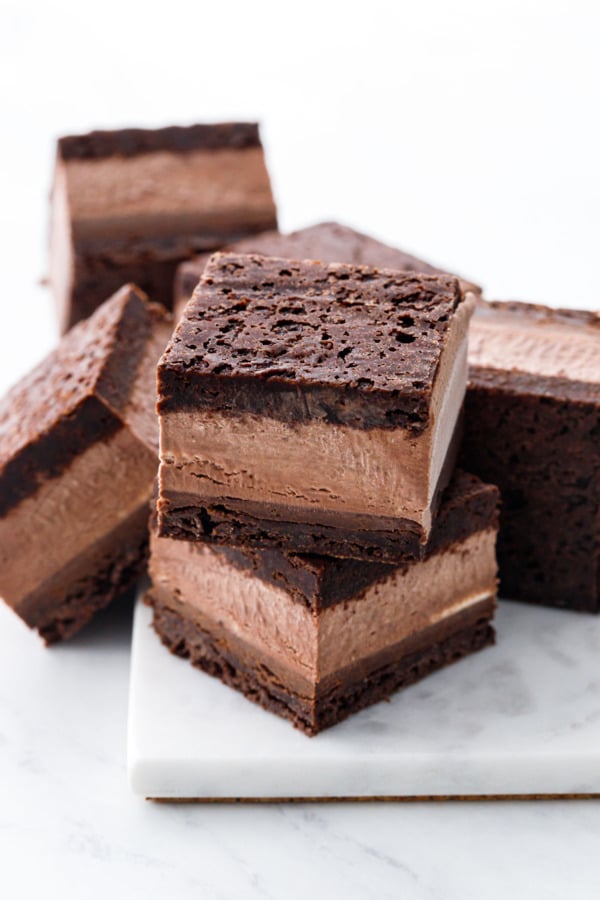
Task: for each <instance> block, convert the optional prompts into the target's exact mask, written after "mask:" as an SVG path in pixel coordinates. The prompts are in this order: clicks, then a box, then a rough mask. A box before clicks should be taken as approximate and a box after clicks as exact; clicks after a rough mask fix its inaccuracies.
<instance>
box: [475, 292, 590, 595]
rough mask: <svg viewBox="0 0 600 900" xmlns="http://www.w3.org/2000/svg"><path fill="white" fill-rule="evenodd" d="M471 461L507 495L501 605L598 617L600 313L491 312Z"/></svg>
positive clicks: (481, 343) (490, 308) (481, 341)
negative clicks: (508, 601) (504, 600)
mask: <svg viewBox="0 0 600 900" xmlns="http://www.w3.org/2000/svg"><path fill="white" fill-rule="evenodd" d="M469 364H470V365H469V388H468V392H467V401H466V417H465V418H466V422H465V437H464V444H463V447H462V463H463V465H464V466H466V467H468V468H469V469H470V470H471V471H473V472H475V473H476V474H478V475H479V476H480V477H482V478H484V479H485V480H487V481H491V482H493V483H494V484H497V485H498V486H499V488H500V490H501V494H502V512H501V518H500V533H499V537H498V560H499V565H500V589H501V593H502V596H503V597H508V598H512V599H515V600H522V601H525V602H528V603H539V604H544V605H547V606H559V607H564V608H566V609H576V610H584V611H586V612H599V611H600V316H599V315H598V313H592V312H576V311H573V310H553V309H548V308H547V307H544V306H535V305H531V304H527V303H498V302H497V303H481V304H480V305H478V307H477V311H476V314H475V316H474V317H473V320H472V323H471V334H470V346H469Z"/></svg>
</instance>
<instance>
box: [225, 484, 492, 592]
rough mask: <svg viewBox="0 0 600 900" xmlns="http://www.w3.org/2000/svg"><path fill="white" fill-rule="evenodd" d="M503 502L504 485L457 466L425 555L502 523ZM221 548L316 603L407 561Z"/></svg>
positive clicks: (357, 587) (408, 562)
mask: <svg viewBox="0 0 600 900" xmlns="http://www.w3.org/2000/svg"><path fill="white" fill-rule="evenodd" d="M498 504H499V491H498V488H496V487H495V486H494V485H490V484H484V483H483V482H482V481H480V480H479V479H478V478H476V477H475V476H474V475H469V474H468V473H466V472H463V471H460V470H457V471H456V472H455V473H454V475H453V477H452V480H451V482H450V484H449V485H448V487H447V488H446V490H445V491H444V494H443V496H442V499H441V503H440V508H439V511H438V514H437V516H436V518H435V521H434V524H433V528H432V531H431V535H430V537H429V540H428V542H427V546H426V548H425V550H424V553H423V559H429V557H431V556H433V555H434V554H436V553H441V552H444V551H445V550H448V549H449V548H450V547H451V546H452V545H454V544H458V543H461V542H462V541H465V540H466V539H467V538H469V537H471V536H472V535H474V534H476V533H478V532H481V531H487V530H489V529H497V527H498V512H499V510H498ZM218 549H219V553H221V554H223V556H225V557H226V558H227V559H228V561H229V562H230V563H231V564H232V565H234V566H235V567H236V568H238V569H242V570H245V571H249V572H252V574H254V575H256V576H257V577H258V578H260V579H261V580H262V581H266V582H268V583H270V584H274V585H276V586H279V587H283V588H285V590H286V591H287V592H288V593H289V594H290V595H291V596H292V597H294V599H295V600H297V601H298V602H301V603H303V604H305V605H306V606H309V607H310V608H311V609H318V608H325V607H327V606H333V605H334V604H336V603H343V602H344V601H345V600H348V599H350V598H351V597H354V596H355V595H356V594H357V593H360V591H361V590H363V589H364V588H366V587H368V586H369V585H370V584H373V583H375V582H376V581H378V580H379V579H381V578H384V577H386V575H388V574H389V573H391V572H393V571H394V570H395V569H397V568H399V567H400V568H401V567H402V565H403V563H402V562H401V561H398V563H396V564H394V565H386V564H384V563H365V562H363V561H360V560H354V559H335V558H334V557H327V556H316V555H306V554H303V555H297V554H294V553H285V552H281V551H279V550H265V549H261V550H254V549H252V548H249V547H244V548H238V547H227V546H221V547H219V548H218ZM412 564H414V560H413V559H411V558H409V557H407V559H406V560H405V562H404V565H412Z"/></svg>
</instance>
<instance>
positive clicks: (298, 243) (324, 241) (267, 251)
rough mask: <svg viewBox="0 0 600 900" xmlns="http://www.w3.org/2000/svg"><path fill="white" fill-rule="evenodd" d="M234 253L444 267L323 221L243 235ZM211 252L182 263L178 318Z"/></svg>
mask: <svg viewBox="0 0 600 900" xmlns="http://www.w3.org/2000/svg"><path fill="white" fill-rule="evenodd" d="M224 249H226V250H227V251H229V252H233V253H260V254H261V255H262V256H280V257H287V258H289V259H320V260H321V262H328V263H329V262H332V263H333V262H344V263H353V264H354V265H360V266H362V265H366V266H378V267H379V268H383V269H401V270H402V271H404V272H420V273H421V274H423V275H442V274H444V270H443V269H438V268H436V267H435V266H432V265H430V264H429V263H427V262H424V261H423V260H422V259H417V257H416V256H411V255H410V254H409V253H404V251H402V250H396V249H395V248H394V247H388V245H387V244H383V243H381V241H376V240H375V239H374V238H372V237H369V236H368V235H366V234H361V233H360V232H359V231H354V229H352V228H348V227H347V226H346V225H340V224H339V223H338V222H321V223H319V224H318V225H312V226H310V227H309V228H301V229H300V230H299V231H293V232H292V233H291V234H280V233H279V232H277V231H265V232H264V233H263V234H256V235H252V236H251V237H249V238H243V239H242V240H241V241H238V242H237V243H236V244H235V245H234V246H229V247H227V248H224ZM210 256H211V254H210V253H202V254H199V255H198V256H195V257H193V258H192V259H189V260H186V262H183V263H181V265H180V266H179V267H178V269H177V273H176V275H175V299H174V309H175V318H176V319H179V318H180V316H181V314H182V313H183V308H184V306H185V304H186V303H187V301H188V300H189V299H190V297H191V296H192V294H193V292H194V290H195V288H196V286H197V284H198V282H199V281H200V278H201V277H202V273H203V272H204V269H205V268H206V264H207V262H208V260H209V259H210ZM461 284H462V286H463V288H464V290H468V291H473V292H474V293H477V294H480V293H481V288H480V287H478V286H477V285H475V284H472V283H471V282H470V281H465V280H464V279H461Z"/></svg>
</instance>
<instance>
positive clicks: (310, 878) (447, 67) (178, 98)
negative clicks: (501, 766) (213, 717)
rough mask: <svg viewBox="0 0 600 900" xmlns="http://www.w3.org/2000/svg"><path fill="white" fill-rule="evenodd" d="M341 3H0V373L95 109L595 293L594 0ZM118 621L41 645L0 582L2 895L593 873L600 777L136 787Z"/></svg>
mask: <svg viewBox="0 0 600 900" xmlns="http://www.w3.org/2000/svg"><path fill="white" fill-rule="evenodd" d="M343 8H344V15H343V17H341V16H340V9H341V5H340V4H329V5H328V4H324V3H322V2H318V0H304V3H303V4H301V7H298V8H297V9H296V8H294V15H293V19H292V18H290V20H289V21H286V20H285V14H284V12H283V10H284V7H282V6H281V4H278V3H274V2H273V3H268V2H266V0H258V2H257V3H252V4H248V3H247V2H243V0H230V2H229V3H227V4H218V3H215V4H204V5H199V4H197V3H195V4H189V5H188V4H186V3H183V2H182V0H173V2H171V3H170V4H168V7H164V8H163V7H162V6H161V7H152V5H148V4H142V3H137V2H134V0H130V2H128V3H122V2H118V0H104V2H103V4H102V14H98V15H95V16H94V20H93V23H92V22H90V17H89V9H88V8H87V7H86V6H85V5H82V4H78V3H76V2H74V0H57V2H55V3H51V4H41V3H39V0H19V2H18V3H8V4H6V3H4V4H0V51H1V52H0V67H1V68H2V77H1V78H0V112H1V113H2V125H3V141H2V166H1V167H0V189H1V190H0V195H1V196H2V207H1V210H0V246H1V247H2V249H3V255H2V298H1V300H0V342H1V347H0V389H1V390H4V388H5V387H6V386H7V385H8V384H10V383H11V382H13V381H15V380H16V379H17V378H18V377H19V376H20V375H21V374H22V373H23V372H25V371H26V370H27V369H28V368H29V367H30V365H31V364H32V363H33V362H35V361H37V359H39V358H40V357H41V356H42V355H43V354H44V353H45V352H46V351H47V350H48V349H49V348H50V347H51V346H52V344H53V342H54V340H55V330H54V325H53V317H52V313H51V305H50V302H49V299H48V297H47V295H46V293H45V292H44V290H43V289H42V288H41V287H39V285H38V284H37V282H38V279H39V278H40V277H41V276H42V275H43V274H44V272H45V244H46V229H47V196H48V190H49V183H50V172H51V164H52V154H53V141H54V138H55V136H56V135H58V134H60V133H69V132H70V133H78V132H81V131H86V130H88V129H90V128H94V127H108V128H110V127H114V126H119V125H148V126H155V125H159V124H171V123H175V122H181V123H185V122H193V121H202V120H206V121H210V120H213V121H219V120H221V121H223V120H227V119H229V120H231V119H236V118H242V119H254V118H258V119H260V120H261V121H262V122H263V124H264V127H263V135H264V138H265V141H266V143H267V150H268V158H269V166H270V169H271V171H272V173H273V178H274V184H275V189H276V193H277V199H278V201H279V204H280V208H281V224H282V227H284V228H285V229H292V228H296V227H301V226H303V225H305V224H309V223H311V222H315V221H319V220H323V219H327V218H337V219H339V220H341V221H344V222H347V223H348V224H349V225H354V226H355V227H357V228H361V229H362V230H364V231H368V232H371V233H373V234H374V235H375V236H378V237H380V238H382V239H384V240H387V241H388V242H389V243H393V244H397V245H398V246H402V247H404V248H405V249H407V250H409V251H412V252H414V253H417V254H418V255H421V256H423V257H425V258H429V259H431V260H432V261H434V262H439V263H440V264H441V265H448V266H449V267H451V268H454V269H455V270H457V271H459V272H462V273H464V274H465V275H466V276H468V277H470V278H472V279H474V280H478V281H480V282H481V283H482V284H484V285H485V286H486V288H487V289H488V292H489V294H490V295H491V296H496V297H513V298H514V297H520V298H523V299H532V300H541V301H547V302H549V303H551V304H555V305H566V304H571V305H575V306H577V305H582V306H589V305H596V306H597V305H598V303H599V297H598V294H597V292H596V293H595V294H594V293H593V292H591V291H590V285H591V284H596V283H597V276H596V265H597V237H598V233H599V230H600V181H599V179H598V170H597V160H598V156H599V155H600V131H599V127H598V117H597V116H596V115H593V110H594V109H595V108H597V105H598V96H597V92H598V84H599V83H600V57H599V56H598V53H597V42H598V33H599V30H600V8H598V6H597V5H594V4H590V3H584V2H578V0H574V2H573V3H570V4H563V3H552V4H545V5H544V6H540V4H539V2H538V0H504V2H503V3H495V4H481V3H479V2H477V0H456V2H455V3H452V4H447V3H444V2H443V0H428V2H427V3H422V4H410V5H409V4H393V3H389V2H387V0H370V2H369V3H368V4H367V5H365V4H356V5H353V4H345V5H344V7H343ZM263 10H265V11H266V12H267V16H266V18H264V19H263V20H262V22H261V27H260V29H258V30H257V29H256V27H255V26H256V24H257V22H258V21H259V20H260V14H261V11H263ZM206 35H210V40H208V41H207V40H205V37H206ZM290 37H292V38H293V40H290V39H289V38H290ZM332 73H335V79H334V81H332ZM24 336H26V340H23V337H24ZM129 639H130V617H129V614H125V613H124V612H121V613H119V611H117V610H115V611H109V612H108V613H107V614H105V615H104V616H103V617H102V618H101V619H100V620H99V621H98V622H97V623H95V624H93V625H92V626H91V627H90V628H89V629H88V630H87V631H86V632H85V633H84V634H83V635H81V636H80V637H79V638H78V639H76V640H74V641H73V642H72V643H71V644H69V645H65V646H64V647H57V648H55V649H53V650H52V651H47V650H45V649H44V648H43V647H42V646H41V644H40V643H39V641H38V640H37V638H36V636H35V635H32V634H30V633H29V632H28V631H27V630H26V629H25V627H24V626H23V625H22V624H21V622H20V621H19V620H17V619H16V618H15V617H14V616H13V615H12V613H10V612H9V611H8V610H7V609H5V608H4V607H2V606H1V605H0V896H1V897H2V898H3V900H4V898H6V900H22V898H25V900H29V898H38V897H43V898H44V900H54V898H57V900H58V898H60V900H81V898H86V900H96V898H98V900H106V897H111V898H114V900H138V898H139V900H154V898H157V900H163V898H173V900H188V898H197V897H202V900H212V898H227V900H229V898H234V900H246V898H248V900H255V898H256V900H258V898H276V900H293V898H302V900H304V898H306V897H311V896H312V897H316V898H333V900H336V898H343V900H353V898H365V897H375V898H377V900H386V898H394V900H395V898H398V897H402V898H403V900H404V898H407V900H412V898H414V900H470V898H473V900H481V898H492V900H495V898H498V900H507V898H511V897H515V898H521V897H526V898H527V900H538V898H539V900H548V898H556V900H564V898H566V897H568V898H569V900H590V898H592V897H596V896H597V894H598V879H599V876H600V862H599V861H598V846H599V840H600V802H598V801H576V802H571V801H561V802H550V801H544V802H538V803H533V802H500V803H482V802H472V803H466V804H459V803H407V804H398V803H383V804H365V803H362V804H352V803H350V804H335V803H334V804H322V805H317V804H309V805H288V806H282V805H274V806H258V805H254V806H242V805H236V806H217V805H203V806H192V805H179V806H178V805H159V804H152V803H148V802H146V801H144V800H140V799H139V798H136V797H134V796H133V795H132V794H131V793H130V791H129V789H128V786H127V779H126V770H125V742H126V723H127V693H128V692H127V688H128V668H129ZM599 671H600V670H599Z"/></svg>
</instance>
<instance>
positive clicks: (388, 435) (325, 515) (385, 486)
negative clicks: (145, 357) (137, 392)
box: [158, 254, 474, 562]
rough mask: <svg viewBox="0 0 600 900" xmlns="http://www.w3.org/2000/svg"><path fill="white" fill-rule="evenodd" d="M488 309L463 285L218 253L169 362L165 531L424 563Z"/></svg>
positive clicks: (164, 366)
mask: <svg viewBox="0 0 600 900" xmlns="http://www.w3.org/2000/svg"><path fill="white" fill-rule="evenodd" d="M473 305H474V296H473V295H472V294H467V295H466V296H465V295H464V294H463V292H462V290H461V288H460V285H459V282H458V280H457V279H456V278H454V277H451V276H447V275H417V274H410V273H403V272H394V271H391V270H385V269H382V270H378V269H374V268H370V267H367V266H350V265H339V264H332V265H324V264H322V263H318V262H315V261H302V262H298V261H291V260H284V259H275V258H270V257H260V256H256V255H249V256H238V255H235V254H216V255H215V256H214V257H213V258H212V260H211V261H210V263H209V264H208V266H207V268H206V270H205V274H204V276H203V278H202V281H201V282H200V285H199V287H198V289H197V291H196V292H195V294H194V297H193V299H192V300H191V301H190V303H188V305H187V307H186V310H185V313H184V316H183V318H182V319H181V320H180V322H179V325H178V327H177V329H176V331H175V334H174V337H173V340H172V342H171V343H170V344H169V347H168V348H167V350H166V352H165V354H164V356H163V358H162V360H161V362H160V365H159V375H158V380H159V404H158V409H159V416H160V428H161V466H160V479H159V503H158V513H159V516H158V521H159V530H160V533H161V534H162V535H163V536H169V537H180V538H183V539H188V540H196V539H206V540H210V541H212V542H217V543H230V544H244V545H252V546H258V547H275V548H278V549H282V550H288V549H289V550H294V551H297V552H307V553H312V552H318V553H319V554H322V555H328V556H341V557H354V558H357V559H367V560H372V559H379V560H381V561H387V562H394V561H395V560H397V559H399V558H404V557H405V555H406V554H407V553H412V554H413V555H414V556H418V555H419V553H420V552H421V547H422V544H423V542H424V541H425V539H426V537H427V535H428V534H429V531H430V527H431V517H432V510H434V509H435V505H436V502H437V497H438V494H439V491H440V490H441V489H442V488H443V487H444V486H445V484H446V483H447V482H448V479H449V476H450V472H451V470H452V465H453V461H454V441H455V439H456V434H457V427H458V420H459V414H460V410H461V407H462V403H463V398H464V392H465V388H466V376H467V368H466V366H467V329H468V322H469V318H470V315H471V312H472V308H473Z"/></svg>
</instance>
